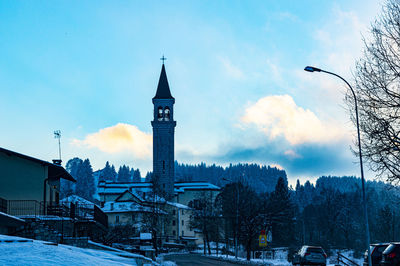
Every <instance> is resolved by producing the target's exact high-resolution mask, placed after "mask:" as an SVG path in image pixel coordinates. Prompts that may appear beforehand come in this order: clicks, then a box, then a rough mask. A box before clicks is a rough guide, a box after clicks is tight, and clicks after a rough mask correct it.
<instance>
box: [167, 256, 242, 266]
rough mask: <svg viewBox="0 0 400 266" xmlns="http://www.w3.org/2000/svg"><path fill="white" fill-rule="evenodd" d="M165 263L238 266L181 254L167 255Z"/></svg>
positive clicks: (184, 265)
mask: <svg viewBox="0 0 400 266" xmlns="http://www.w3.org/2000/svg"><path fill="white" fill-rule="evenodd" d="M164 260H165V261H167V260H168V261H174V262H175V263H176V264H177V265H178V266H186V265H190V266H192V265H196V266H197V265H198V266H203V265H204V266H205V265H221V266H232V265H238V264H236V263H231V262H227V261H220V260H215V259H210V258H207V257H203V256H202V255H200V254H179V255H167V256H164Z"/></svg>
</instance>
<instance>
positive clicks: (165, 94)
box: [153, 64, 174, 99]
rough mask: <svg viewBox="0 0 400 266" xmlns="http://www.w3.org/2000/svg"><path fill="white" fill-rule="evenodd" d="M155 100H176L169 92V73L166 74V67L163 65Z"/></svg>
mask: <svg viewBox="0 0 400 266" xmlns="http://www.w3.org/2000/svg"><path fill="white" fill-rule="evenodd" d="M153 99H174V97H172V95H171V91H170V90H169V85H168V79H167V73H166V72H165V66H164V64H163V65H162V68H161V74H160V79H159V81H158V86H157V92H156V96H154V98H153Z"/></svg>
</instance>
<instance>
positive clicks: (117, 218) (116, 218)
mask: <svg viewBox="0 0 400 266" xmlns="http://www.w3.org/2000/svg"><path fill="white" fill-rule="evenodd" d="M115 223H119V215H117V216H115Z"/></svg>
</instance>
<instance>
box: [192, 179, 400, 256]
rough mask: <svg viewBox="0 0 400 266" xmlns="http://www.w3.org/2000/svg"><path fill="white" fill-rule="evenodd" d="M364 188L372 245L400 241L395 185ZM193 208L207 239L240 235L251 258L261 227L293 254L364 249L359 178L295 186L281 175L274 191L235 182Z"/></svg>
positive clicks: (374, 184)
mask: <svg viewBox="0 0 400 266" xmlns="http://www.w3.org/2000/svg"><path fill="white" fill-rule="evenodd" d="M366 192H367V193H366V196H367V201H368V203H367V204H368V214H369V224H370V232H371V243H376V242H391V241H399V239H400V223H399V222H400V209H399V203H400V193H399V191H398V190H397V188H395V187H392V186H390V185H387V184H385V183H382V182H375V181H369V182H367V186H366ZM191 207H193V208H194V210H195V211H194V214H193V215H192V222H191V225H192V226H193V227H195V228H197V229H198V230H200V231H202V232H203V234H204V235H205V240H206V242H207V241H215V242H226V241H227V239H236V238H237V239H238V242H239V244H240V245H241V246H243V247H244V248H245V250H247V256H248V258H250V253H251V251H254V250H257V249H258V242H257V241H258V235H259V234H260V231H261V230H266V231H268V230H271V232H272V236H273V240H272V242H271V243H270V244H269V246H270V247H289V248H290V251H291V253H290V254H293V252H294V251H296V250H298V249H299V247H300V246H301V245H304V244H306V245H319V246H322V247H323V248H324V249H326V250H327V251H328V252H329V250H332V249H353V250H355V251H356V252H358V255H360V254H361V253H360V252H364V251H365V248H366V244H365V243H366V240H365V224H364V216H363V215H364V213H363V208H362V195H361V180H360V179H359V178H355V177H347V176H344V177H332V176H328V177H327V176H323V177H320V178H319V179H318V180H317V181H316V183H315V185H314V184H312V183H310V182H309V181H306V182H305V183H304V184H300V182H299V181H298V182H297V185H296V187H295V189H292V188H289V187H288V185H287V182H286V179H284V178H279V179H278V182H277V183H276V186H275V189H274V190H273V191H272V192H263V193H258V192H256V191H255V189H253V188H252V187H251V186H249V185H247V184H245V183H242V182H233V183H230V184H227V185H225V186H224V187H222V190H221V193H220V194H219V195H218V196H217V198H216V199H215V201H214V202H213V201H211V200H210V197H209V196H208V197H206V196H204V197H203V196H202V195H200V196H199V197H198V198H197V199H195V200H194V201H193V203H192V206H191ZM219 232H223V233H219ZM231 245H232V243H231ZM231 247H232V246H231ZM206 250H207V249H206V248H205V249H204V252H206Z"/></svg>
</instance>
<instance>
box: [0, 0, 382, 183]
mask: <svg viewBox="0 0 400 266" xmlns="http://www.w3.org/2000/svg"><path fill="white" fill-rule="evenodd" d="M380 4H381V2H380V1H232V0H229V1H228V0H227V1H84V2H81V1H35V2H33V1H3V2H0V58H1V60H0V92H1V94H0V95H1V97H0V119H1V121H2V123H3V126H2V130H1V131H0V140H1V143H0V145H1V147H4V148H7V149H11V150H15V151H17V152H21V153H24V154H28V155H31V156H34V157H38V158H41V159H44V160H51V159H53V158H55V157H56V156H57V151H58V150H57V143H56V140H55V139H53V135H52V133H53V131H54V130H56V129H60V130H61V131H62V139H61V141H62V154H63V156H62V157H63V159H64V161H65V162H66V160H68V159H70V158H72V157H75V156H78V157H81V158H87V157H88V158H89V159H90V160H91V162H92V165H93V168H94V169H95V170H96V169H99V168H102V167H103V166H104V164H105V162H106V161H107V160H109V161H110V162H111V163H113V164H115V165H116V166H119V165H121V164H129V165H130V166H133V167H135V168H136V167H139V168H140V169H141V171H142V174H144V173H145V172H146V171H148V170H151V167H152V163H151V159H152V158H151V145H152V144H151V125H150V120H151V119H152V108H153V107H152V103H151V98H152V97H153V96H154V94H155V90H156V86H157V82H158V77H159V74H160V70H161V61H160V60H159V58H160V57H161V56H162V55H163V54H164V55H165V56H166V57H167V61H166V70H167V75H168V79H169V83H170V87H171V91H172V94H173V96H174V97H175V98H176V104H175V119H176V120H177V127H176V138H175V139H176V159H177V160H179V161H180V162H185V163H200V162H201V161H205V162H207V163H217V164H223V165H226V164H228V163H230V162H232V163H237V162H257V163H262V164H270V165H278V166H280V167H283V168H284V169H285V170H287V172H288V177H289V179H290V180H295V179H296V178H303V179H305V178H315V177H318V176H320V175H327V174H332V175H358V173H359V168H358V165H357V164H356V163H355V162H357V158H356V157H354V156H353V155H352V154H351V152H350V148H349V147H350V145H352V143H353V140H354V133H355V131H354V127H353V125H352V124H351V122H350V120H349V115H348V113H347V111H346V108H345V105H344V102H343V97H344V93H345V87H344V85H343V84H342V83H341V82H340V81H339V80H336V79H334V78H333V77H330V76H326V75H325V76H324V75H323V74H318V73H314V74H310V73H306V72H304V71H303V68H304V66H306V65H316V66H319V67H321V68H325V69H327V70H331V71H335V72H337V73H339V74H342V75H343V76H344V77H346V78H348V79H349V80H351V71H352V70H353V69H354V63H355V60H356V59H357V58H358V57H359V56H360V55H361V49H362V36H364V37H366V38H367V39H368V27H369V25H370V23H371V22H373V21H374V20H375V18H376V16H377V15H378V14H379V12H380ZM369 177H370V178H372V177H373V174H372V173H369Z"/></svg>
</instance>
